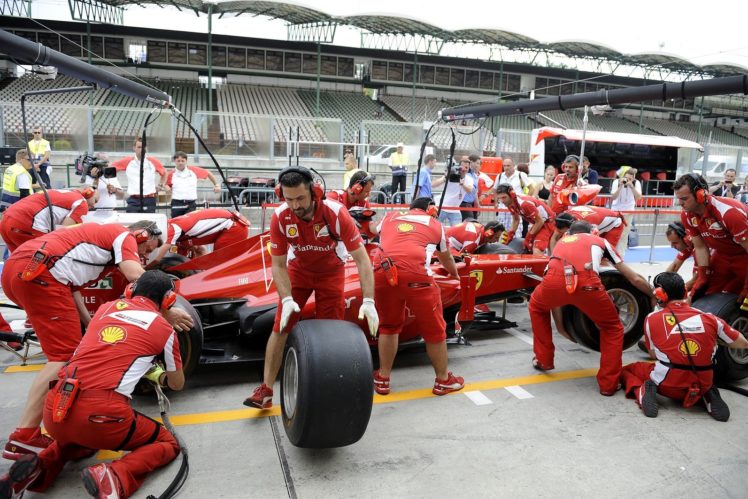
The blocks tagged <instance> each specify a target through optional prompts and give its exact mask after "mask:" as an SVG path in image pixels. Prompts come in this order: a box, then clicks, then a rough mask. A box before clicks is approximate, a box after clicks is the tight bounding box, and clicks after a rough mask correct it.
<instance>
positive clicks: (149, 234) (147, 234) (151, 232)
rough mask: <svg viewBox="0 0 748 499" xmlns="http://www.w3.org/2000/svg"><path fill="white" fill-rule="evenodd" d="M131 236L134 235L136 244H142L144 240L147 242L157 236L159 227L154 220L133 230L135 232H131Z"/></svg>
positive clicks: (159, 233) (159, 232) (159, 230)
mask: <svg viewBox="0 0 748 499" xmlns="http://www.w3.org/2000/svg"><path fill="white" fill-rule="evenodd" d="M131 234H132V235H133V236H135V242H136V243H138V244H143V243H144V242H147V241H148V240H150V239H152V238H154V237H158V236H160V235H161V229H159V228H158V226H157V225H156V222H153V223H152V224H151V225H149V226H148V227H142V228H140V229H137V230H135V232H131Z"/></svg>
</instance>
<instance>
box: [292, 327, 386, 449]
mask: <svg viewBox="0 0 748 499" xmlns="http://www.w3.org/2000/svg"><path fill="white" fill-rule="evenodd" d="M373 369H374V368H373V364H372V360H371V351H370V350H369V345H368V343H367V342H366V336H365V335H364V333H363V331H361V328H359V327H358V326H357V325H355V324H353V323H351V322H346V321H334V320H308V321H301V322H299V323H298V324H297V325H296V326H295V327H294V328H293V330H292V331H291V333H290V336H289V338H288V343H287V347H286V351H285V355H284V361H283V370H282V377H281V409H282V414H283V426H284V427H285V429H286V435H287V436H288V439H289V440H290V441H291V443H292V444H294V445H295V446H297V447H306V448H312V449H324V448H330V447H343V446H345V445H350V444H352V443H355V442H357V441H358V440H360V439H361V437H362V436H363V435H364V432H365V431H366V427H367V426H368V424H369V418H370V416H371V408H372V403H373V398H372V387H373V386H374V379H373Z"/></svg>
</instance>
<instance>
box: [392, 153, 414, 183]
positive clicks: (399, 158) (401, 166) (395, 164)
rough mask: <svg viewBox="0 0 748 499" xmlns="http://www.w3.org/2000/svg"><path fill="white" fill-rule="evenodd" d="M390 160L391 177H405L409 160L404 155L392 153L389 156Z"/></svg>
mask: <svg viewBox="0 0 748 499" xmlns="http://www.w3.org/2000/svg"><path fill="white" fill-rule="evenodd" d="M390 158H391V159H392V176H394V177H397V176H401V175H405V174H406V173H407V172H408V163H410V159H409V158H408V155H407V154H406V153H404V152H403V153H398V152H397V151H395V152H393V153H392V155H391V156H390Z"/></svg>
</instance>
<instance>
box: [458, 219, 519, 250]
mask: <svg viewBox="0 0 748 499" xmlns="http://www.w3.org/2000/svg"><path fill="white" fill-rule="evenodd" d="M503 233H504V226H503V225H502V224H501V222H497V221H496V220H493V221H491V222H488V223H487V224H486V225H482V224H480V223H478V222H477V221H476V220H475V219H473V220H465V221H464V222H462V223H461V224H457V225H455V226H452V227H448V228H447V230H446V233H445V234H446V236H447V241H448V242H449V249H450V250H451V252H452V254H453V255H460V254H466V253H467V254H471V253H473V254H474V253H477V252H478V249H479V248H480V247H482V246H485V245H486V244H495V243H498V242H499V239H500V238H501V235H502V234H503ZM507 249H508V248H507Z"/></svg>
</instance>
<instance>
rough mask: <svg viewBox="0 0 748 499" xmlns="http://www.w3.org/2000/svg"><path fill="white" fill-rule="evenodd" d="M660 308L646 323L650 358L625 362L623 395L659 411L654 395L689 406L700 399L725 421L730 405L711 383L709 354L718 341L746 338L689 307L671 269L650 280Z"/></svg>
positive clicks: (736, 342)
mask: <svg viewBox="0 0 748 499" xmlns="http://www.w3.org/2000/svg"><path fill="white" fill-rule="evenodd" d="M653 284H654V286H655V291H654V293H655V296H656V297H657V300H658V302H659V303H660V306H662V307H663V309H662V310H657V311H655V312H652V313H651V314H649V315H648V316H647V319H646V321H645V323H644V333H645V339H644V341H645V344H646V346H647V348H648V349H649V354H650V356H651V357H652V358H653V359H655V361H656V362H655V363H654V364H653V363H651V362H634V363H633V364H629V365H627V366H624V368H623V372H622V374H621V382H622V383H623V385H624V389H625V391H626V396H628V397H632V398H636V402H637V403H638V404H639V407H641V409H642V411H643V412H644V415H645V416H647V417H650V418H654V417H656V416H657V412H658V405H657V394H658V393H659V394H660V395H663V396H665V397H669V398H671V399H674V400H677V401H678V402H682V404H683V407H691V406H693V405H694V404H696V403H697V402H699V401H701V403H703V404H704V407H706V410H707V412H708V413H709V415H710V416H712V417H713V418H714V419H716V420H717V421H727V420H728V418H729V417H730V409H729V407H727V404H726V403H725V402H724V400H722V397H720V395H719V390H717V388H716V387H715V386H714V385H713V378H714V364H713V363H712V357H713V356H714V353H715V351H716V349H717V340H722V341H724V342H725V343H726V344H727V346H728V347H730V348H748V341H747V340H746V339H745V338H744V337H743V335H742V334H740V332H739V331H737V330H735V329H733V328H732V327H730V326H729V325H727V323H725V321H723V320H722V319H720V318H719V317H716V316H714V315H712V314H708V313H705V312H701V311H700V310H697V309H695V308H692V307H691V306H689V305H688V303H687V302H686V286H685V283H684V282H683V278H682V277H681V276H680V275H678V274H676V273H675V272H663V273H662V274H658V275H657V276H656V277H655V278H654V281H653Z"/></svg>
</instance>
